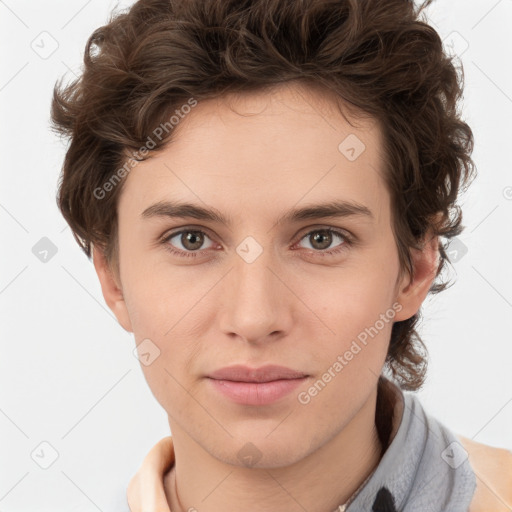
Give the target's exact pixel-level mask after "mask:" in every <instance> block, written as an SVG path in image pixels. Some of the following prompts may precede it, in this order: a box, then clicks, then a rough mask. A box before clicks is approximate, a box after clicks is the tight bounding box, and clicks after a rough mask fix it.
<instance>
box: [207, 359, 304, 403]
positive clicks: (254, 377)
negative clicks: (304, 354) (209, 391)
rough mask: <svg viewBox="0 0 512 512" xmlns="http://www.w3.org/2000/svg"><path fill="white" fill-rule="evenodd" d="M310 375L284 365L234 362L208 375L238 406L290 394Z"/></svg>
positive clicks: (277, 398) (269, 400) (209, 379)
mask: <svg viewBox="0 0 512 512" xmlns="http://www.w3.org/2000/svg"><path fill="white" fill-rule="evenodd" d="M308 378H309V375H308V374H306V373H304V372H301V371H297V370H293V369H291V368H287V367H284V366H276V365H267V366H263V367H260V368H249V367H247V366H243V365H235V366H230V367H226V368H221V369H220V370H217V371H215V372H212V373H211V374H209V375H208V376H207V379H208V381H209V382H210V383H211V385H212V387H213V389H214V390H215V391H216V392H217V393H220V394H221V395H222V396H224V397H227V398H229V399H230V400H231V401H233V402H235V403H237V404H241V405H267V404H271V403H273V402H276V401H278V400H280V399H281V398H284V397H285V396H287V395H289V394H290V393H291V392H292V391H293V390H294V389H295V388H296V387H297V386H299V385H300V384H302V383H304V382H305V381H306V380H307V379H308Z"/></svg>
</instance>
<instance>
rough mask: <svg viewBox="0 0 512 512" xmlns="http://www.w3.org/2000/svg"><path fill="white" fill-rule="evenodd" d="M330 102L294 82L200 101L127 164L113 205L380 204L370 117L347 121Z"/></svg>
mask: <svg viewBox="0 0 512 512" xmlns="http://www.w3.org/2000/svg"><path fill="white" fill-rule="evenodd" d="M338 105H340V103H337V102H336V101H335V99H334V98H333V97H332V96H330V95H328V94H325V93H322V92H321V91H320V90H313V89H310V88H305V87H298V86H296V85H286V86H280V87H274V88H273V89H271V90H260V91H256V92H250V93H249V92H245V93H243V94H229V95H225V96H223V97H219V98H215V99H211V100H206V101H201V102H199V103H198V104H197V105H196V106H195V107H193V108H192V109H191V110H190V112H189V113H188V114H186V115H184V116H183V118H182V119H181V121H180V122H179V125H178V126H176V127H175V128H174V130H173V134H172V140H171V141H170V142H169V143H168V144H167V146H166V147H165V149H164V150H163V151H161V152H159V153H155V154H154V155H153V156H152V157H151V158H150V159H148V160H146V161H144V162H140V163H138V164H137V165H136V166H135V167H134V168H133V169H132V170H131V171H130V173H129V175H128V176H127V178H126V179H127V181H126V183H125V186H124V187H123V193H122V194H121V199H120V203H119V209H120V211H121V210H122V209H123V208H125V207H127V205H130V210H137V212H138V213H139V214H140V213H142V211H143V210H144V209H146V208H147V207H148V206H150V204H153V203H155V202H156V201H159V200H161V201H164V200H178V199H179V200H187V201H190V202H192V201H193V202H196V203H197V202H204V203H208V204H212V203H217V202H219V203H221V204H224V205H226V204H228V205H230V204H231V205H233V206H234V207H235V206H236V205H238V206H239V207H241V208H242V210H243V208H244V207H246V208H248V207H249V206H259V210H260V212H261V213H263V212H262V210H263V209H265V208H268V209H270V210H275V211H276V212H277V210H276V207H278V206H279V205H280V204H282V206H283V207H284V206H285V203H290V206H292V205H293V204H295V203H297V202H299V201H301V200H303V201H305V202H314V201H316V200H320V199H321V200H322V201H325V200H337V199H339V198H340V197H342V198H345V199H353V200H355V201H357V202H359V203H363V204H364V203H372V204H373V205H374V207H376V206H377V207H379V208H380V204H381V203H382V196H383V180H382V176H381V175H382V171H383V159H382V141H381V131H380V128H379V125H378V122H377V121H376V120H374V119H372V118H369V117H365V118H357V119H355V118H353V117H351V116H350V114H349V113H348V112H347V113H346V115H347V117H348V118H349V120H350V121H351V123H352V125H351V124H350V123H349V122H347V120H346V119H345V118H344V117H343V115H342V113H341V112H340V110H339V108H338ZM341 107H342V108H343V103H341ZM249 203H251V204H249ZM270 210H268V211H270ZM246 211H247V213H248V212H249V210H246Z"/></svg>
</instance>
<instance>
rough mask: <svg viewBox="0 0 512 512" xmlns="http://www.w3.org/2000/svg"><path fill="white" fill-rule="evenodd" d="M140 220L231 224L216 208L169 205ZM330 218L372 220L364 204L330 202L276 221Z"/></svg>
mask: <svg viewBox="0 0 512 512" xmlns="http://www.w3.org/2000/svg"><path fill="white" fill-rule="evenodd" d="M141 217H142V218H143V219H151V218H193V219H198V220H207V221H212V222H216V223H219V224H224V225H226V226H230V225H231V224H232V219H231V218H230V217H226V216H224V215H223V214H222V213H221V212H219V210H217V209H216V208H205V207H202V206H199V205H195V204H192V203H183V202H172V201H159V202H158V203H155V204H153V205H151V206H149V207H148V208H146V209H145V210H144V211H143V212H142V214H141ZM333 217H358V218H367V219H369V220H374V216H373V213H372V212H371V210H370V209H369V208H368V207H366V206H365V205H363V204H360V203H357V202H354V201H330V202H327V203H321V204H313V205H308V206H304V207H302V208H295V209H291V210H289V211H288V212H285V213H284V214H283V215H281V216H280V217H279V219H278V220H277V224H282V223H286V222H288V223H294V222H298V221H301V220H310V219H322V218H333Z"/></svg>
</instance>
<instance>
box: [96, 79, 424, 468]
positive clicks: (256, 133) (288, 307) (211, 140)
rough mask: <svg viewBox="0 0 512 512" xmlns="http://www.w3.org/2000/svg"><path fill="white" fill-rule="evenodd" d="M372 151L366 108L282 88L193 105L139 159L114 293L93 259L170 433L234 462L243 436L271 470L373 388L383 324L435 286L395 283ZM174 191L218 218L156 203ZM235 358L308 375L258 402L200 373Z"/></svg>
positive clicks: (379, 172) (122, 223)
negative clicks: (352, 119)
mask: <svg viewBox="0 0 512 512" xmlns="http://www.w3.org/2000/svg"><path fill="white" fill-rule="evenodd" d="M363 144H364V146H363ZM351 148H352V149H351ZM381 148H382V139H381V131H380V129H379V126H378V125H377V123H376V122H375V121H373V120H370V119H366V120H359V121H357V127H353V126H350V124H348V123H347V122H346V120H345V119H344V118H343V116H342V115H341V114H340V112H339V111H338V110H337V109H336V107H335V105H334V103H333V102H332V100H330V99H328V98H327V97H324V96H322V95H320V94H319V93H318V92H313V91H308V90H306V89H304V88H298V87H297V86H290V85H288V86H281V87H280V88H277V89H275V90H274V91H273V92H272V93H269V92H266V93H263V92H261V93H250V94H245V95H243V96H238V97H235V96H229V97H228V96H226V97H223V98H222V99H216V100H208V101H204V102H200V103H199V104H197V106H195V107H194V108H193V109H192V110H191V111H190V112H189V113H188V114H187V115H186V116H185V117H184V119H183V120H182V121H180V125H179V126H178V127H177V129H176V132H175V134H174V139H173V141H172V142H171V143H170V144H169V145H168V146H167V147H166V149H165V150H163V151H162V152H161V153H159V154H155V156H153V157H152V158H150V159H149V160H147V161H145V162H142V163H139V164H138V165H137V166H135V167H134V168H133V170H131V172H130V174H129V175H128V177H127V181H126V183H125V185H124V189H123V192H122V195H121V197H120V201H119V205H118V218H119V251H120V260H119V265H120V275H119V278H120V281H119V283H118V284H119V289H120V290H122V295H121V294H120V293H119V294H118V295H116V294H115V290H116V288H115V285H114V284H113V282H112V281H108V279H107V277H105V276H106V274H104V273H102V271H101V268H100V266H101V257H100V256H99V255H98V262H96V253H95V265H97V269H98V273H99V275H100V279H101V280H102V287H103V292H104V295H105V298H106V300H107V302H108V303H109V305H110V307H111V308H112V309H113V311H114V312H115V313H116V315H117V318H118V319H119V321H120V323H121V324H122V326H123V327H124V328H125V329H126V330H128V331H130V332H133V333H134V336H135V339H136V343H137V344H140V343H143V344H142V345H141V347H144V350H143V352H146V353H147V354H149V355H147V356H145V357H146V361H147V362H149V363H150V364H147V365H146V364H142V369H143V371H144V374H145V377H146V379H147V382H148V384H149V386H150V388H151V390H152V392H153V394H154V396H155V397H156V399H157V400H158V402H159V403H160V404H161V405H162V407H163V408H164V409H165V410H166V411H167V413H168V415H169V424H170V427H171V431H174V430H175V429H178V428H179V429H182V430H184V431H186V432H187V433H188V435H189V436H190V437H191V438H193V439H194V440H196V441H197V443H199V444H200V445H201V446H202V447H203V448H204V449H205V450H207V451H208V452H210V453H212V454H215V456H216V457H218V458H219V459H220V460H224V461H226V462H229V463H231V464H235V465H240V460H239V458H238V456H237V455H238V451H239V449H240V447H242V446H244V445H245V443H248V442H251V443H253V444H254V445H255V446H256V447H257V448H258V450H259V452H260V454H262V456H263V459H262V462H266V463H267V464H268V465H272V464H275V465H279V464H285V463H293V462H294V461H296V460H298V459H299V458H300V457H303V456H304V455H305V454H306V453H310V452H312V451H313V450H314V449H315V448H316V447H318V446H321V445H322V444H323V443H325V441H326V440H328V439H330V438H332V437H333V436H334V435H336V433H338V432H340V431H341V430H342V429H343V428H344V427H345V426H346V425H347V424H349V422H350V421H351V420H352V418H354V416H355V415H356V414H357V412H358V411H359V410H360V409H361V407H362V405H363V404H364V403H365V402H366V401H367V400H368V398H369V396H370V395H371V393H373V392H374V391H375V389H376V385H377V380H378V376H379V375H380V373H381V370H382V366H383V364H384V360H385V357H386V352H387V348H388V343H389V338H390V334H391V328H392V324H393V322H394V321H398V320H403V319H406V318H409V317H410V316H412V314H414V313H415V312H416V311H417V309H418V308H419V305H420V304H421V301H422V300H423V298H424V295H425V293H426V291H427V290H428V284H429V283H428V281H426V282H425V283H424V284H423V285H421V286H420V285H417V286H416V285H415V287H413V286H412V285H409V286H406V283H405V281H401V280H400V281H399V280H398V276H399V260H398V252H397V248H396V244H395V240H394V238H393V233H392V228H391V217H390V196H389V193H388V191H387V190H386V187H385V185H384V180H383V155H382V153H381ZM166 202H169V203H172V204H173V205H174V206H176V205H177V204H184V203H189V204H191V205H193V206H195V207H197V208H201V209H205V210H212V211H214V212H215V213H216V214H217V217H213V218H207V217H206V216H204V215H199V214H196V213H194V212H195V210H193V209H191V208H189V209H188V210H186V211H181V212H177V209H176V208H174V209H172V208H171V207H170V206H169V205H167V207H163V208H155V207H153V208H151V207H152V206H154V205H156V204H160V205H163V204H164V203H166ZM335 203H336V204H338V208H337V209H335V210H336V212H334V213H336V215H334V214H333V213H332V212H331V214H328V213H329V212H330V211H331V210H332V209H333V208H332V206H333V205H334V204H335ZM342 203H346V204H345V206H344V207H343V204H342ZM326 205H327V206H329V207H331V208H330V209H329V208H325V209H324V210H323V211H318V210H319V207H320V206H324V207H325V206H326ZM300 211H302V215H300V214H298V212H300ZM144 212H146V214H144ZM294 212H295V213H296V215H295V216H294V215H293V213H294ZM165 213H167V214H170V213H180V216H179V217H174V216H170V215H165ZM220 217H222V220H221V219H220ZM418 261H419V260H418ZM420 277H421V276H420ZM144 344H145V345H144ZM234 364H241V365H246V366H249V367H251V368H256V367H260V366H263V365H267V364H275V365H281V366H285V367H288V368H291V369H293V370H296V371H298V372H302V373H303V374H305V375H306V376H307V377H305V378H304V379H302V380H300V381H296V385H295V387H294V388H293V389H292V390H291V391H288V392H287V393H285V394H284V395H282V396H280V395H278V398H277V399H275V400H274V401H267V402H265V403H262V404H259V405H255V404H252V403H247V402H244V400H243V399H241V401H240V400H239V399H235V398H233V397H230V396H227V395H226V394H224V393H223V392H221V391H220V390H219V386H216V385H213V382H212V380H211V379H209V378H208V377H207V376H208V375H211V374H212V372H214V371H216V370H218V369H220V368H223V367H226V366H231V365H234ZM244 389H245V388H244ZM261 389H262V388H261ZM261 394H263V391H262V392H261ZM246 396H248V395H246ZM334 405H335V406H334ZM299 438H300V439H302V440H303V442H302V443H297V439H299ZM298 444H300V445H301V446H300V447H298V446H297V445H298ZM298 449H299V450H302V451H298Z"/></svg>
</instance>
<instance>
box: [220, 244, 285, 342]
mask: <svg viewBox="0 0 512 512" xmlns="http://www.w3.org/2000/svg"><path fill="white" fill-rule="evenodd" d="M233 260H234V261H233V267H232V269H231V271H230V272H229V273H228V274H227V276H226V277H225V279H223V280H222V281H223V282H222V288H221V289H220V290H219V292H220V293H221V294H222V299H221V303H222V307H221V308H219V317H218V320H219V322H220V328H221V331H222V332H223V333H225V334H227V335H229V336H231V337H238V338H240V339H243V340H245V341H246V342H250V343H265V342H266V341H270V340H276V339H277V338H279V337H283V336H285V335H286V334H287V333H289V331H290V329H291V326H292V324H293V308H294V304H293V302H294V296H293V293H292V292H291V291H290V289H289V288H288V287H287V283H286V278H285V276H284V275H283V271H282V270H280V266H279V265H278V264H277V262H276V259H275V258H273V255H272V251H271V250H263V252H262V253H261V254H260V255H259V256H258V257H257V258H256V259H255V260H254V261H252V262H250V263H249V262H248V261H246V260H244V259H243V258H242V257H240V256H238V254H236V255H235V256H234V258H233Z"/></svg>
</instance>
